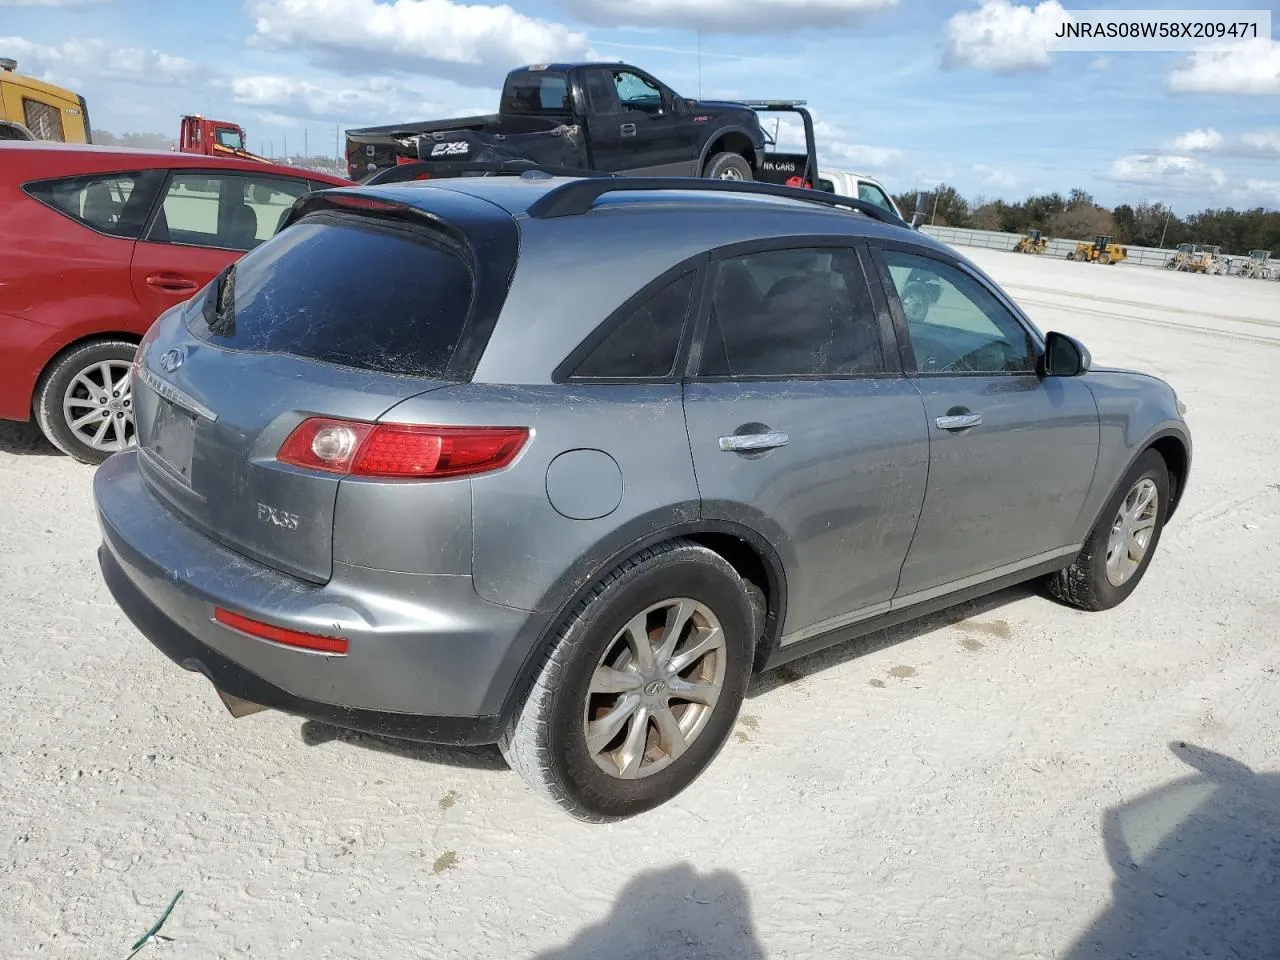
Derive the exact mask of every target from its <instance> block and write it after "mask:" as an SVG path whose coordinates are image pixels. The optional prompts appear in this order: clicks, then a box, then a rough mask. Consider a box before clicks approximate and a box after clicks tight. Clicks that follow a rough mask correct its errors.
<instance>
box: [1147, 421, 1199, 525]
mask: <svg viewBox="0 0 1280 960" xmlns="http://www.w3.org/2000/svg"><path fill="white" fill-rule="evenodd" d="M1148 450H1155V452H1156V453H1158V454H1160V456H1161V458H1162V459H1163V460H1164V462H1165V466H1167V467H1168V468H1169V482H1170V484H1171V485H1172V487H1173V490H1172V491H1171V493H1170V496H1169V512H1168V513H1167V514H1166V515H1165V519H1166V520H1168V519H1169V518H1170V517H1172V516H1173V514H1174V511H1175V510H1177V509H1178V504H1179V503H1181V502H1182V492H1183V490H1185V489H1186V486H1187V476H1188V474H1189V473H1190V472H1191V451H1190V450H1189V449H1188V447H1187V443H1186V441H1185V440H1184V439H1183V438H1182V437H1180V436H1179V435H1178V434H1177V433H1175V432H1174V431H1172V430H1166V431H1164V432H1162V433H1160V434H1158V435H1156V436H1155V437H1152V438H1151V440H1150V441H1149V442H1148V443H1147V444H1146V445H1145V446H1144V447H1143V448H1142V453H1145V452H1146V451H1148ZM1141 455H1142V454H1141V453H1140V454H1139V456H1141Z"/></svg>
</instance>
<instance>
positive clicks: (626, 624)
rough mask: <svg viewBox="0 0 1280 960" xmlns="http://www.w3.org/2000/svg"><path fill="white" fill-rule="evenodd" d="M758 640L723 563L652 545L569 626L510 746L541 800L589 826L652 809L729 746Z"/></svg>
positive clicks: (736, 581)
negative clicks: (649, 661)
mask: <svg viewBox="0 0 1280 960" xmlns="http://www.w3.org/2000/svg"><path fill="white" fill-rule="evenodd" d="M641 616H644V617H645V619H643V620H641V619H640V618H641ZM633 624H634V625H636V629H635V630H634V631H632V630H631V629H629V628H630V627H631V625H633ZM673 624H676V625H678V627H677V629H676V632H675V634H674V636H673V637H672V639H671V640H670V646H669V647H668V645H667V644H665V643H664V639H665V637H666V636H667V633H668V631H670V630H671V626H672V625H673ZM716 627H718V628H719V629H718V633H717V631H716V629H715V628H716ZM755 633H756V614H755V611H753V608H752V606H751V601H750V598H749V594H748V591H747V587H746V585H745V584H744V583H743V581H742V579H741V578H740V577H739V576H738V574H737V572H736V571H735V570H734V569H733V567H731V566H730V565H729V563H728V562H727V561H726V560H725V559H724V558H723V557H721V556H720V555H719V554H717V553H715V552H713V551H711V550H708V549H707V548H706V547H702V546H699V545H698V544H695V543H691V542H690V541H687V540H673V541H671V542H669V543H665V544H660V545H658V546H655V547H651V548H649V549H647V550H645V551H643V552H641V553H640V554H638V555H637V556H635V557H632V558H631V559H630V560H628V561H626V562H625V563H623V564H622V565H621V566H619V567H618V568H617V569H615V570H614V571H613V572H612V573H610V574H609V575H608V576H607V577H605V578H604V580H602V581H601V582H600V584H599V585H598V586H596V588H595V589H594V590H593V591H592V592H591V594H590V596H588V597H587V599H586V600H584V601H583V602H582V603H581V604H580V605H579V606H578V608H577V609H576V610H575V611H574V612H573V613H572V614H571V615H570V616H569V618H568V620H567V621H566V623H565V625H564V626H563V627H562V629H561V630H560V633H559V636H558V638H557V639H556V641H555V643H554V644H553V645H552V647H551V649H550V651H549V652H548V654H547V655H546V659H545V660H544V662H543V664H542V667H541V669H540V670H539V673H538V677H537V680H536V681H535V682H534V685H533V689H532V690H531V691H530V693H529V695H528V698H527V699H526V700H525V703H524V705H523V706H522V708H521V710H520V712H519V713H518V714H517V715H516V717H515V719H514V720H513V721H512V723H511V726H510V727H509V728H508V730H507V732H506V733H505V734H504V735H503V737H502V739H501V740H500V741H499V744H498V746H499V748H500V749H501V750H502V754H503V756H504V757H506V759H507V763H509V764H510V765H511V768H512V769H513V770H515V771H516V772H517V773H519V774H520V776H522V777H523V778H524V779H525V780H526V781H527V782H528V783H529V785H530V786H531V787H533V789H534V790H535V791H537V792H538V793H540V794H542V795H543V796H544V797H546V798H547V799H549V800H551V801H552V802H553V803H555V804H557V805H559V806H560V807H562V808H563V809H564V810H566V811H567V812H568V813H570V814H571V815H573V816H574V817H577V818H578V819H579V820H585V821H588V822H593V823H603V822H607V821H611V820H620V819H623V818H626V817H630V816H634V815H636V814H639V813H643V812H645V811H646V810H650V809H652V808H654V807H656V806H658V805H660V804H662V803H665V802H666V801H668V800H670V799H671V798H672V797H674V796H676V795H677V794H678V793H680V791H682V790H683V789H684V788H685V787H687V786H688V785H689V784H690V783H692V782H693V781H694V780H695V779H696V778H697V777H698V775H699V774H700V773H702V771H703V770H704V769H705V768H706V767H707V765H708V764H709V763H711V761H712V760H713V759H714V758H715V756H716V754H717V753H719V751H720V748H721V747H722V746H723V745H724V742H725V740H726V739H727V738H728V736H729V732H730V730H731V728H732V726H733V722H734V720H735V719H736V718H737V714H738V709H739V707H740V706H741V704H742V698H743V696H744V695H745V694H746V689H747V682H748V680H749V678H750V670H751V663H752V658H753V655H754V649H753V647H754V634H755ZM717 638H718V639H717ZM641 644H648V645H649V646H648V653H647V654H645V653H643V652H642V647H641ZM704 648H705V650H704ZM700 650H704V652H701V653H700V652H699V651H700ZM650 656H651V657H652V665H650V666H646V663H645V662H644V661H645V660H646V659H648V658H649V657H650ZM690 657H693V658H694V659H688V658H690ZM682 692H688V693H689V694H690V697H689V698H682V697H681V696H680V693H682ZM707 700H712V701H713V702H711V703H707V702H706V701H707ZM673 723H674V724H676V725H677V726H678V727H679V731H678V735H677V731H676V730H675V728H673V727H672V724H673Z"/></svg>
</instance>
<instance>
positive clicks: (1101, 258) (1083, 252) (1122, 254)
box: [1067, 234, 1129, 263]
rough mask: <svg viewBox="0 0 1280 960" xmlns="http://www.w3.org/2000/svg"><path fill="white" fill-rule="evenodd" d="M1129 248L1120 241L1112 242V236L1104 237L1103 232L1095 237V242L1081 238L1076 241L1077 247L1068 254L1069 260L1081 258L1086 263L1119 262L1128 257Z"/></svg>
mask: <svg viewBox="0 0 1280 960" xmlns="http://www.w3.org/2000/svg"><path fill="white" fill-rule="evenodd" d="M1128 256H1129V250H1128V248H1127V247H1124V246H1121V245H1120V244H1118V243H1112V242H1111V238H1110V237H1104V236H1102V235H1101V234H1099V235H1098V236H1096V237H1094V238H1093V244H1092V245H1090V244H1088V243H1085V242H1084V241H1083V240H1080V241H1078V242H1077V243H1076V248H1075V250H1073V251H1072V252H1071V253H1068V254H1067V259H1068V260H1080V261H1083V262H1085V263H1119V262H1120V261H1121V260H1124V259H1127V258H1128Z"/></svg>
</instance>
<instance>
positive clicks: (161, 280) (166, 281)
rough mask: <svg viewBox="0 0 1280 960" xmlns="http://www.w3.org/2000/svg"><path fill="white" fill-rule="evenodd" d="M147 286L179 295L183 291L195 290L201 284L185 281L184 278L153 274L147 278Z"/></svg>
mask: <svg viewBox="0 0 1280 960" xmlns="http://www.w3.org/2000/svg"><path fill="white" fill-rule="evenodd" d="M147 286H148V287H155V288H156V289H157V290H167V291H169V292H170V293H177V292H179V291H181V290H194V289H195V288H196V287H197V286H199V284H197V283H196V282H195V281H194V280H185V279H183V278H182V277H168V276H165V275H164V274H163V273H153V274H151V276H149V277H147Z"/></svg>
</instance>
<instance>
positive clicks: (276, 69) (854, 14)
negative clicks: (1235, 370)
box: [0, 0, 1280, 213]
mask: <svg viewBox="0 0 1280 960" xmlns="http://www.w3.org/2000/svg"><path fill="white" fill-rule="evenodd" d="M1220 5H1221V4H1213V3H1209V2H1207V0H1200V2H1199V3H1198V4H1196V3H1181V2H1179V0H1157V2H1155V3H1146V4H1143V3H1140V2H1139V0H1128V2H1126V3H1123V4H1114V3H1108V2H1106V0H1085V2H1081V3H1072V4H1070V5H1069V7H1068V9H1081V8H1088V9H1098V8H1103V7H1116V6H1123V7H1126V8H1134V7H1138V6H1147V7H1152V8H1156V9H1194V8H1196V7H1200V8H1204V7H1216V6H1220ZM1240 6H1250V7H1252V8H1255V9H1263V7H1262V6H1261V5H1260V4H1258V3H1257V2H1256V0H1255V2H1253V3H1251V4H1240ZM1060 10H1061V8H1060V7H1058V5H1057V0H1044V2H1041V3H1034V2H1020V0H971V2H947V0H514V2H513V3H511V4H509V5H484V4H480V3H472V4H462V3H455V2H452V0H397V2H395V3H392V2H390V0H244V2H242V0H207V2H197V0H0V56H11V57H16V58H17V59H18V60H19V61H20V70H21V71H22V72H26V73H31V74H34V75H36V76H40V77H44V78H47V79H50V80H53V81H55V82H59V83H62V84H64V85H69V86H72V87H73V88H75V89H76V90H78V91H79V92H80V93H82V94H83V95H84V96H85V97H86V99H87V100H88V103H89V108H90V113H91V116H92V118H93V122H94V125H95V126H97V127H100V128H102V129H106V130H110V131H112V132H113V133H117V134H118V133H124V132H126V131H127V132H160V133H167V134H170V135H176V132H177V128H178V117H179V116H180V115H181V114H183V113H187V112H203V113H205V114H206V115H212V116H217V117H219V118H224V119H230V120H235V121H237V122H239V123H241V124H242V125H243V126H244V127H246V129H247V131H248V135H249V145H250V147H251V148H253V149H255V150H256V149H258V148H259V147H260V146H262V147H264V148H265V147H266V146H267V145H269V144H270V143H271V142H272V141H274V142H275V147H276V152H277V153H278V152H280V150H281V148H282V146H283V144H284V142H285V139H286V138H287V139H288V143H289V148H290V151H291V152H297V151H298V150H299V149H300V148H301V146H302V141H303V131H304V130H305V131H306V135H307V139H308V143H309V146H310V147H311V149H312V152H314V153H319V152H328V153H330V154H332V152H333V144H334V130H335V127H342V128H345V127H351V126H361V125H365V124H372V123H383V122H391V121H396V120H405V119H429V118H435V117H444V116H449V115H452V114H463V113H469V112H489V111H491V110H493V109H495V108H496V105H497V90H498V88H499V87H500V85H501V81H502V77H503V74H504V73H505V71H506V70H507V69H508V68H510V67H512V66H516V65H518V64H521V63H527V62H530V61H539V60H546V59H553V58H556V57H572V58H577V57H598V58H610V59H613V58H617V59H624V60H627V61H629V62H631V63H635V64H637V65H639V66H642V67H644V68H646V69H648V70H649V71H651V72H653V73H654V74H656V75H657V76H659V77H661V78H663V79H664V80H666V81H667V82H668V83H670V84H671V85H672V86H674V87H675V88H676V89H677V90H678V91H679V92H680V93H682V94H685V95H687V96H696V95H698V93H699V83H700V85H701V93H702V94H703V95H704V96H707V97H734V96H740V97H765V96H772V97H786V98H803V99H807V100H808V101H809V103H810V104H811V106H812V107H813V109H814V112H815V114H816V115H817V116H818V118H819V120H820V135H821V136H820V142H819V149H820V153H821V154H822V157H823V161H824V162H825V164H826V165H828V166H831V167H835V168H838V169H847V170H858V171H862V172H866V173H870V174H872V175H873V176H876V177H878V178H879V179H881V180H882V181H883V182H884V183H885V184H886V185H887V186H888V187H889V188H890V189H891V190H893V191H895V192H900V191H903V190H909V189H911V188H912V187H913V186H919V187H920V188H922V189H924V188H928V187H930V186H932V185H934V184H936V183H937V182H938V181H939V180H945V181H946V182H948V183H951V184H954V185H955V186H956V187H957V188H959V189H960V191H961V192H962V193H964V194H965V195H966V196H968V197H969V198H970V199H973V198H975V197H977V196H985V197H987V198H996V197H1003V198H1006V199H1020V198H1022V197H1024V196H1026V195H1027V194H1028V193H1031V192H1045V191H1053V190H1058V191H1061V192H1063V193H1065V192H1066V191H1067V190H1069V189H1070V188H1072V187H1075V186H1081V187H1084V188H1085V189H1086V190H1089V191H1090V192H1092V193H1093V194H1094V195H1095V196H1096V197H1097V199H1098V200H1099V201H1101V202H1104V203H1108V204H1113V203H1117V202H1123V201H1128V202H1139V201H1142V200H1150V201H1156V200H1159V201H1163V202H1166V203H1169V204H1170V205H1172V206H1173V207H1174V209H1175V210H1176V211H1178V212H1180V213H1188V212H1192V211H1193V210H1196V209H1199V208H1201V207H1205V206H1225V205H1232V206H1235V207H1237V208H1241V207H1253V206H1259V205H1262V206H1268V207H1273V208H1280V43H1276V42H1275V41H1272V40H1270V39H1266V40H1262V41H1260V42H1258V43H1256V44H1254V45H1252V46H1251V47H1249V48H1247V49H1239V48H1238V49H1237V50H1234V51H1231V52H1223V53H1199V54H1191V53H1111V54H1106V55H1100V54H1098V53H1055V54H1052V55H1046V54H1044V52H1043V50H1040V49H1035V45H1034V44H1031V43H1028V42H1027V36H1028V32H1027V31H1028V30H1029V29H1030V28H1031V25H1034V24H1035V23H1036V22H1037V18H1039V17H1041V16H1047V15H1050V14H1053V13H1055V12H1057V11H1060ZM1271 10H1272V16H1273V19H1274V20H1275V21H1276V23H1277V25H1280V7H1277V6H1272V7H1271ZM699 38H700V43H701V51H702V55H701V69H699V57H698V55H697V50H698V47H699ZM699 77H700V80H699Z"/></svg>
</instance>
